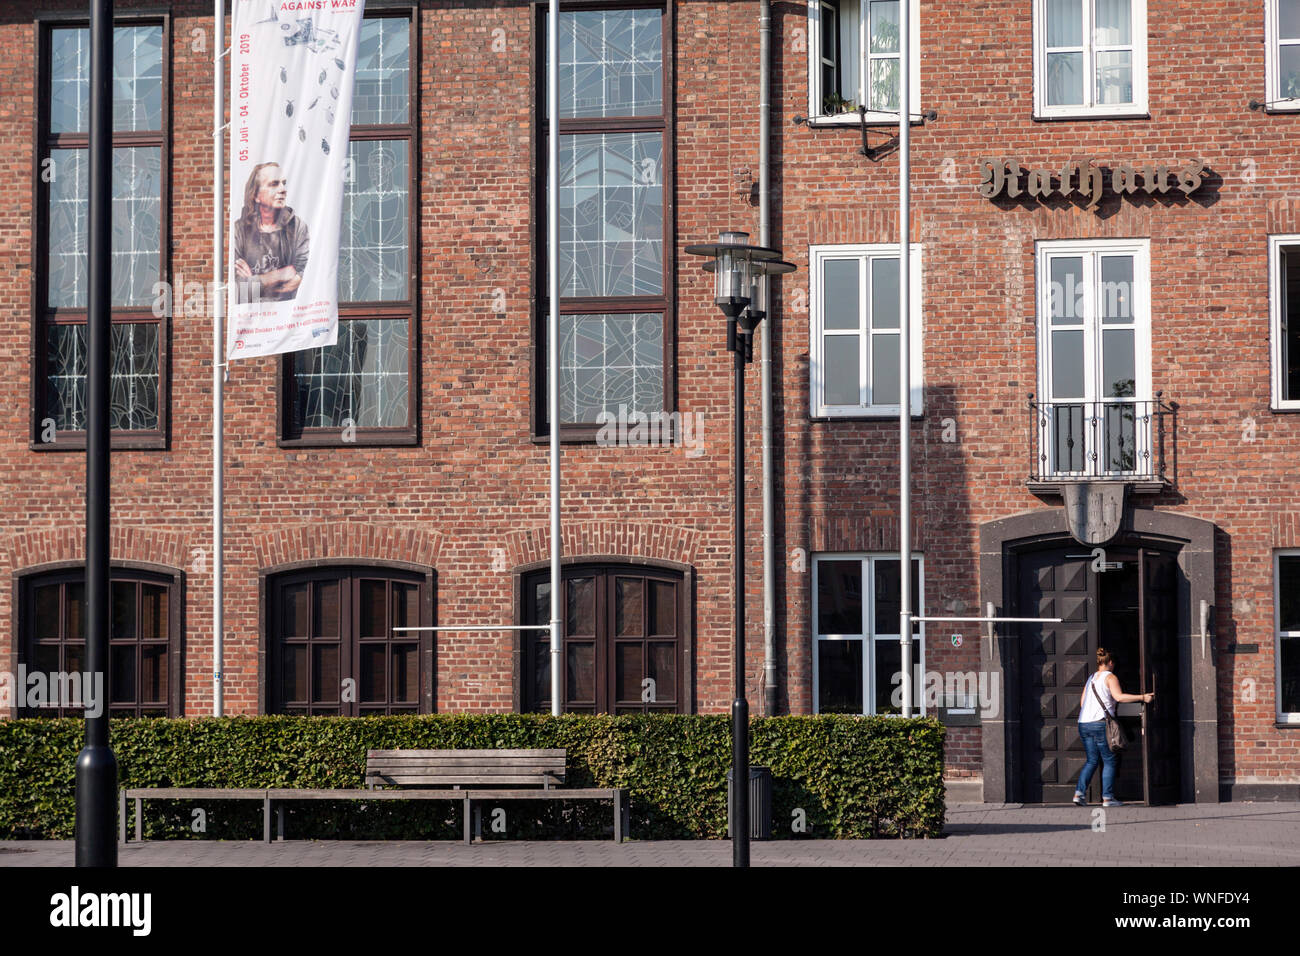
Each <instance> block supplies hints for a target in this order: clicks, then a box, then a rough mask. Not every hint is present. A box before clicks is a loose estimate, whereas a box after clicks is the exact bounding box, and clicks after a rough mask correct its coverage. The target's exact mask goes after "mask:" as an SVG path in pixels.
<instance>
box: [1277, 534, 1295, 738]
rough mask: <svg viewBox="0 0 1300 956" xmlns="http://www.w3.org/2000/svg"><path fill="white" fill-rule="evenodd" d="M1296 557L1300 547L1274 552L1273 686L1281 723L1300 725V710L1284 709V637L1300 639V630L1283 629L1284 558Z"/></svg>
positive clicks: (1278, 719) (1278, 720)
mask: <svg viewBox="0 0 1300 956" xmlns="http://www.w3.org/2000/svg"><path fill="white" fill-rule="evenodd" d="M1283 558H1295V559H1296V560H1297V561H1300V548H1284V549H1282V550H1280V551H1274V552H1273V678H1274V681H1273V687H1274V688H1275V691H1276V693H1275V694H1274V711H1275V712H1276V714H1277V722H1278V723H1279V724H1296V725H1300V712H1296V711H1284V710H1283V709H1282V641H1283V639H1287V640H1295V641H1300V631H1285V632H1284V631H1283V630H1282V591H1281V584H1282V577H1281V572H1282V559H1283Z"/></svg>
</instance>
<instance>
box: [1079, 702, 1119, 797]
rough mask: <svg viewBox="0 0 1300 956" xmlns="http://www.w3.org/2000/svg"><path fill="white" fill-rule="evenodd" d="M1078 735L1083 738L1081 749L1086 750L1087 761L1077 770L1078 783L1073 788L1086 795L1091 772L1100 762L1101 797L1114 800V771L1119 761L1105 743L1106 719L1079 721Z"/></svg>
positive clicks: (1090, 780)
mask: <svg viewBox="0 0 1300 956" xmlns="http://www.w3.org/2000/svg"><path fill="white" fill-rule="evenodd" d="M1079 736H1080V737H1082V738H1083V749H1084V750H1085V751H1087V754H1088V762H1087V763H1085V764H1084V765H1083V770H1081V771H1080V772H1079V785H1078V786H1077V787H1075V788H1074V789H1075V790H1076V791H1077V792H1079V793H1082V794H1084V795H1086V794H1087V793H1088V784H1089V783H1091V782H1092V773H1093V771H1094V770H1096V769H1097V764H1099V763H1100V764H1101V765H1102V768H1101V798H1102V799H1103V800H1114V799H1115V771H1116V768H1117V766H1118V763H1119V762H1118V760H1117V759H1116V758H1115V752H1114V751H1113V750H1111V749H1110V744H1108V743H1106V721H1104V720H1093V721H1087V722H1086V723H1085V722H1084V721H1079Z"/></svg>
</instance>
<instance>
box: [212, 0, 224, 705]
mask: <svg viewBox="0 0 1300 956" xmlns="http://www.w3.org/2000/svg"><path fill="white" fill-rule="evenodd" d="M225 2H226V0H213V15H214V20H215V30H216V41H215V43H214V49H213V56H212V64H213V69H212V72H213V78H212V716H214V717H220V716H221V715H222V713H223V712H224V710H225V694H224V692H223V689H222V680H223V675H222V668H223V666H224V658H225V630H226V621H225V607H224V606H223V602H224V600H225V594H224V590H223V587H222V585H223V584H224V581H223V576H224V571H225V545H226V541H225V527H224V524H223V520H222V519H223V517H224V516H223V513H222V512H223V510H224V500H223V499H224V495H225V489H224V475H223V468H222V466H223V465H224V453H223V452H224V448H223V444H224V438H225V436H224V433H223V418H224V416H223V411H224V405H225V371H226V370H225V365H224V363H225V356H224V355H223V353H222V341H221V338H222V328H221V323H222V320H223V313H224V309H223V305H224V303H223V301H222V300H223V296H222V290H223V288H224V286H223V283H224V282H225V275H224V268H225V255H224V253H225V237H224V231H225V222H226V216H225V212H226V211H225V208H224V205H223V203H222V199H223V196H224V191H223V189H222V183H223V181H224V178H225V172H226V171H225V165H226V150H225V146H226V140H225V128H224V127H225V123H224V122H223V120H224V119H225V116H226V103H225V99H226V84H225V74H224V73H222V58H223V57H224V55H225V54H224V52H223V49H224V47H225V42H226V20H225V13H226V11H225Z"/></svg>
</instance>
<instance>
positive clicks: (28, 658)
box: [16, 565, 184, 717]
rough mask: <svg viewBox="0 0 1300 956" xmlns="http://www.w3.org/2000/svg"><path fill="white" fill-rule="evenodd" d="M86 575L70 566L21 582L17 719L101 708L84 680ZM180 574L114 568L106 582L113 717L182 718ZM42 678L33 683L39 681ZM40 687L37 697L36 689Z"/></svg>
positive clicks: (69, 714) (80, 568)
mask: <svg viewBox="0 0 1300 956" xmlns="http://www.w3.org/2000/svg"><path fill="white" fill-rule="evenodd" d="M85 580H86V572H85V568H84V566H81V565H71V566H67V567H64V568H61V569H59V570H53V571H47V572H39V573H35V574H30V575H23V576H22V577H21V579H20V582H21V583H20V588H19V591H20V596H19V602H20V603H19V611H18V618H19V633H20V635H21V639H20V640H19V642H18V647H19V656H18V662H19V664H21V665H22V666H23V676H24V677H25V680H24V681H22V682H20V683H22V684H24V686H23V687H20V688H16V690H18V691H20V693H21V696H20V699H19V700H18V701H16V703H17V712H18V715H19V716H20V717H46V716H49V717H53V716H59V717H80V716H81V715H82V714H83V713H84V707H85V706H86V705H88V706H92V707H94V706H98V705H97V702H96V701H95V699H94V698H92V697H91V696H89V695H90V693H91V688H90V687H89V686H87V684H86V681H87V680H91V681H93V675H87V674H86V584H85ZM180 592H181V575H180V573H179V572H175V573H171V572H165V571H147V570H137V569H132V568H129V567H125V566H119V567H114V568H113V569H112V570H111V572H110V583H109V615H110V624H109V652H108V653H109V658H108V660H109V674H110V676H109V681H108V683H109V691H108V698H109V699H108V701H107V709H108V711H109V713H110V714H114V715H125V716H134V717H179V716H180V715H181V712H182V710H181V680H182V676H183V674H184V666H183V661H182V658H181V648H182V641H181V605H182V598H181V593H180ZM37 674H40V675H44V676H42V677H37V678H35V679H34V675H37ZM38 687H39V688H41V690H40V692H39V697H40V698H43V700H42V699H38V696H37V693H38V692H37V688H38Z"/></svg>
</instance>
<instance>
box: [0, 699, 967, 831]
mask: <svg viewBox="0 0 1300 956" xmlns="http://www.w3.org/2000/svg"><path fill="white" fill-rule="evenodd" d="M82 733H83V730H82V723H81V721H79V720H73V719H61V720H50V719H33V720H7V721H0V837H2V838H9V839H12V838H54V839H68V838H70V837H71V836H72V833H73V819H74V809H73V779H74V771H73V768H74V763H75V760H76V756H77V753H78V751H79V750H80V748H81V743H82ZM112 733H113V750H114V753H115V754H116V756H117V761H118V781H119V785H120V786H122V787H124V788H125V787H166V786H176V787H181V786H189V787H203V786H209V787H305V788H311V787H361V786H363V783H364V782H363V776H364V769H365V761H366V751H367V750H368V749H399V748H438V749H475V748H478V749H492V748H503V749H504V748H542V747H563V748H565V749H566V750H567V751H568V766H569V774H568V782H569V785H571V786H578V787H581V786H596V787H624V788H626V789H627V790H628V791H629V798H630V801H629V802H630V804H631V834H632V837H633V838H634V839H691V838H707V839H719V838H722V837H725V835H726V829H727V811H726V774H727V769H728V767H729V765H730V762H731V732H730V719H729V718H728V717H727V716H725V715H717V716H685V715H683V716H671V715H656V716H650V717H647V716H620V717H607V716H596V717H592V716H578V715H569V716H564V717H548V716H539V715H531V714H454V715H435V716H421V717H414V716H412V717H361V718H348V717H310V718H308V717H227V718H202V719H193V720H191V719H166V720H165V719H128V718H121V719H115V720H114V721H113V731H112ZM943 734H944V730H943V727H942V725H940V724H939V723H938V721H936V720H934V719H932V718H917V719H909V720H902V719H899V718H887V717H839V716H818V717H767V718H755V719H754V720H753V721H752V722H751V732H750V761H751V764H752V765H754V766H765V767H770V768H771V770H772V774H773V778H774V792H773V836H774V837H777V838H782V837H786V838H789V837H795V838H808V837H812V838H827V837H842V838H870V837H881V836H938V835H939V834H940V832H941V831H942V829H943V816H944V789H943ZM289 807H290V819H289V825H288V835H289V836H290V837H291V838H300V839H305V838H320V839H402V838H405V839H438V838H445V839H452V838H455V837H456V836H458V835H459V825H460V824H459V819H458V814H459V812H460V811H459V808H458V807H457V806H455V805H453V804H451V803H447V804H444V803H442V802H440V801H438V802H425V801H411V802H406V801H401V802H389V801H373V802H355V803H354V802H350V801H341V802H338V803H333V802H325V803H320V802H315V803H297V804H290V805H289ZM196 808H201V809H202V810H203V812H204V814H205V816H203V817H202V818H203V820H204V822H205V828H204V829H203V832H202V833H195V832H194V829H195V827H194V826H193V822H194V821H195V820H196V819H198V818H199V817H200V815H198V814H196V813H195V812H194V811H195V809H196ZM491 809H494V808H485V811H484V831H485V836H486V837H489V838H491V837H493V836H495V835H494V834H492V833H491V832H490V828H489V818H488V814H489V813H490V812H491ZM505 809H506V811H507V820H508V824H507V825H508V831H507V833H506V836H508V837H510V838H514V839H518V838H521V837H532V836H545V837H557V836H567V837H579V838H582V837H602V836H603V837H608V836H609V835H610V832H611V831H610V826H611V816H610V813H611V811H610V809H609V807H608V805H607V804H605V803H604V802H603V801H602V802H592V801H568V802H560V801H532V802H529V801H514V802H513V803H511V804H509V805H508V806H507V807H506V808H505ZM800 811H802V812H800ZM261 812H262V811H261V805H260V804H257V803H255V802H250V801H209V802H207V803H206V804H205V803H204V802H203V801H190V802H181V801H152V802H150V803H147V804H146V805H145V824H146V831H145V832H146V835H148V836H151V837H154V838H179V837H185V836H192V837H204V838H209V839H210V838H213V837H224V838H230V839H250V838H253V837H257V838H260V836H261V830H262V827H261ZM801 818H802V819H805V820H806V829H804V830H803V831H802V832H796V828H795V821H797V820H799V819H801Z"/></svg>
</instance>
